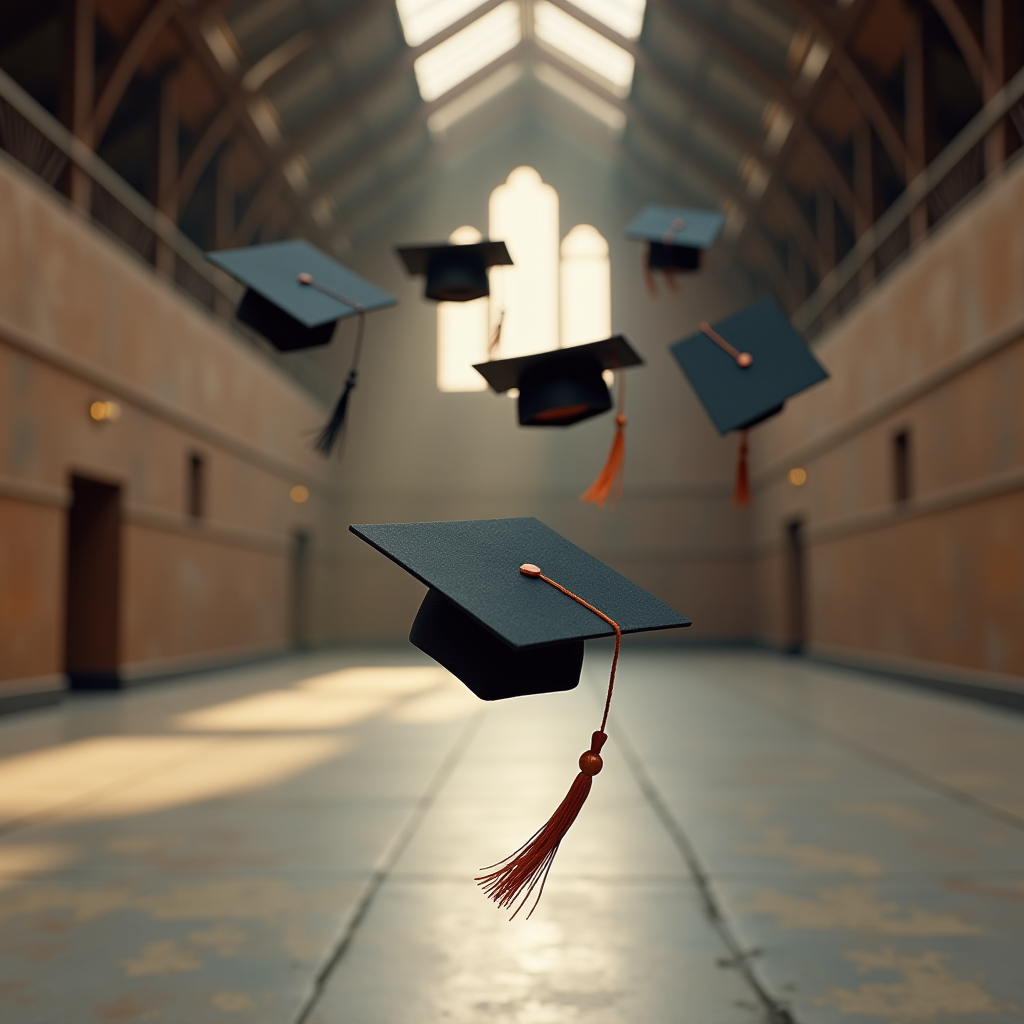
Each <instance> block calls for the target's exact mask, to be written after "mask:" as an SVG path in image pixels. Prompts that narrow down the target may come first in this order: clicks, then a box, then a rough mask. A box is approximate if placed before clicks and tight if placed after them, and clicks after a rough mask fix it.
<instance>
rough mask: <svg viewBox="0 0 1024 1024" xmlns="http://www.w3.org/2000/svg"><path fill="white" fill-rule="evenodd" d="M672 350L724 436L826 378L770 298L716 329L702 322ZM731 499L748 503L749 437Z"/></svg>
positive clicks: (742, 446) (773, 412)
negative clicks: (747, 454) (747, 450)
mask: <svg viewBox="0 0 1024 1024" xmlns="http://www.w3.org/2000/svg"><path fill="white" fill-rule="evenodd" d="M671 352H672V355H673V356H675V358H676V361H677V362H678V363H679V365H680V367H682V370H683V373H685V374H686V377H687V379H688V380H689V381H690V384H691V385H692V386H693V390H694V391H696V392H697V397H698V398H699V399H700V400H701V403H702V404H703V406H704V408H705V409H706V410H707V413H708V415H709V416H710V417H711V420H712V422H713V423H714V424H715V426H716V427H717V428H718V432H719V433H720V434H727V433H729V432H730V431H732V430H741V431H747V430H749V429H750V428H751V427H754V426H756V425H757V424H758V423H761V422H762V421H763V420H766V419H768V418H770V417H771V416H774V415H776V413H779V412H781V411H782V407H783V405H784V404H785V402H786V399H787V398H791V397H792V396H793V395H796V394H799V392H801V391H804V390H805V389H806V388H809V387H811V385H813V384H817V383H818V382H819V381H822V380H825V379H826V378H827V377H828V373H827V372H826V371H825V368H824V367H823V366H822V365H821V363H819V362H818V360H817V359H815V358H814V355H813V354H812V352H811V350H810V348H808V346H807V342H806V341H804V339H803V336H802V335H801V334H800V333H799V332H798V331H797V330H796V329H795V328H794V327H793V326H792V324H790V322H789V320H788V319H787V317H786V314H785V313H783V312H782V310H781V309H779V307H778V306H777V305H776V304H775V303H774V302H773V301H772V300H771V299H763V300H762V301H761V302H756V303H754V305H752V306H747V308H746V309H743V310H741V311H740V312H739V313H736V314H735V315H733V316H731V317H728V318H727V319H725V320H721V321H719V322H718V323H716V324H714V325H712V324H706V323H705V324H701V325H700V330H699V331H697V332H696V333H695V334H691V335H690V336H689V337H688V338H684V339H683V340H682V341H679V342H676V344H675V345H672V346H671ZM733 500H734V501H735V502H736V503H737V504H740V505H746V504H749V502H750V485H749V478H748V475H747V463H746V437H745V435H744V438H743V440H742V441H741V444H740V462H739V467H738V470H737V474H736V491H735V494H734V496H733Z"/></svg>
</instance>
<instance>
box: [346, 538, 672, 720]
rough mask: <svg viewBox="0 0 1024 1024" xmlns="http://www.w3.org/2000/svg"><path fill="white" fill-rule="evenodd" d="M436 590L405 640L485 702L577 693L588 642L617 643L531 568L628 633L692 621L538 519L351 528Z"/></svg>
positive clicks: (428, 596)
mask: <svg viewBox="0 0 1024 1024" xmlns="http://www.w3.org/2000/svg"><path fill="white" fill-rule="evenodd" d="M349 529H350V530H351V531H352V532H353V533H354V534H355V535H356V536H357V537H360V538H362V539H363V540H365V541H366V542H367V543H368V544H371V545H372V546H373V547H375V548H376V549H377V550H378V551H380V552H382V553H383V554H385V555H387V557H388V558H390V559H391V560H392V561H393V562H397V563H398V564H399V565H400V566H401V567H402V568H403V569H405V570H406V572H408V573H411V574H412V575H413V576H415V577H416V579H418V580H419V581H420V582H421V583H424V584H426V585H427V586H428V587H429V588H430V589H429V590H428V591H427V594H426V596H425V597H424V599H423V603H422V604H421V605H420V610H419V612H418V613H417V615H416V620H415V622H414V623H413V626H412V631H411V632H410V634H409V640H410V641H411V642H412V643H413V644H414V645H415V646H416V647H418V648H419V649H420V650H421V651H423V652H424V653H425V654H428V655H429V656H430V657H431V658H433V659H434V660H435V661H437V662H439V663H440V664H441V665H443V666H444V667H445V668H446V669H448V671H449V672H451V673H452V674H453V675H455V676H457V677H458V678H459V679H461V680H462V682H464V683H465V684H466V686H468V687H469V689H470V690H472V691H473V693H475V694H476V695H477V696H478V697H480V698H481V699H482V700H502V699H504V698H506V697H519V696H524V695H526V694H532V693H550V692H554V691H558V690H571V689H572V688H573V687H575V686H576V684H577V683H578V682H579V678H580V669H581V668H582V665H583V642H584V641H585V640H590V639H594V638H596V637H606V636H613V635H614V630H613V629H612V628H611V627H609V626H608V625H607V624H606V623H605V622H603V621H602V620H601V619H600V618H598V617H597V616H596V615H595V614H594V613H593V612H591V611H588V610H587V609H586V608H584V607H582V606H581V605H579V604H578V603H577V602H576V601H574V600H572V599H571V598H569V597H567V596H566V595H565V594H563V593H560V592H558V591H557V590H555V589H554V588H553V587H549V586H546V585H545V584H543V583H538V582H537V581H536V580H534V579H530V578H528V577H526V576H524V575H523V574H522V573H521V572H520V566H521V565H523V564H524V563H533V564H534V565H536V566H539V567H540V568H541V570H543V572H544V573H545V574H546V575H548V576H550V577H551V578H552V579H554V580H556V581H557V582H558V583H560V584H562V586H564V587H567V588H568V589H569V590H571V591H573V592H574V593H576V594H578V595H580V596H581V597H582V598H584V599H585V600H586V601H588V602H590V603H591V604H593V605H594V606H595V607H597V608H600V609H601V611H603V612H604V613H605V614H607V615H609V616H611V617H612V618H613V619H614V620H615V621H616V622H617V623H618V625H619V627H620V629H621V631H622V632H623V633H640V632H644V631H646V630H655V629H674V628H677V627H679V626H689V625H690V620H689V619H686V618H684V617H683V616H682V615H680V614H679V613H678V612H675V611H673V610H672V609H671V608H669V607H668V606H667V605H665V604H662V602H661V601H659V600H658V599H657V598H656V597H654V596H653V595H651V594H649V593H647V591H646V590H643V589H642V588H641V587H638V586H637V585H636V584H635V583H632V582H630V581H629V580H627V579H626V578H625V577H624V576H620V575H619V573H617V572H616V571H615V570H614V569H610V568H609V567H608V566H607V565H605V564H604V563H603V562H600V561H598V560H597V559H596V558H594V557H593V556H591V555H588V554H587V553H586V552H585V551H583V550H581V549H580V548H578V547H576V545H575V544H571V543H570V542H569V541H567V540H566V539H565V538H564V537H562V536H560V535H559V534H557V533H555V531H554V530H552V529H550V528H549V527H547V526H545V525H544V524H543V523H541V522H539V521H538V520H536V519H483V520H471V521H466V522H449V523H391V524H381V525H372V526H350V527H349Z"/></svg>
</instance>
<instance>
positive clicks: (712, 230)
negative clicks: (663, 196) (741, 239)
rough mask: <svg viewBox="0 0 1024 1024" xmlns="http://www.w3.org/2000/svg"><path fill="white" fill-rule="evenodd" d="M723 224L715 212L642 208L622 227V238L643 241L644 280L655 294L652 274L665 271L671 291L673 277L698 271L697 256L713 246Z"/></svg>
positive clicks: (698, 259)
mask: <svg viewBox="0 0 1024 1024" xmlns="http://www.w3.org/2000/svg"><path fill="white" fill-rule="evenodd" d="M724 224H725V216H724V214H722V213H720V212H719V211H718V210H691V209H687V208H685V207H680V206H656V205H654V204H653V203H652V204H649V205H647V206H645V207H644V208H643V209H642V210H641V211H640V212H639V213H638V214H637V215H636V216H635V217H634V218H633V219H632V220H631V221H630V222H629V225H628V226H627V228H626V237H627V238H631V239H634V240H637V241H641V242H647V253H646V256H645V259H644V277H645V280H646V281H647V288H648V291H650V292H651V294H652V295H653V294H655V287H654V275H653V273H652V271H655V270H662V271H664V272H665V277H666V280H667V281H668V283H669V287H671V288H672V289H673V290H675V280H674V277H673V275H674V274H677V273H688V272H690V271H694V270H698V269H700V264H701V253H702V252H703V251H704V250H705V249H709V248H710V247H711V246H712V245H714V243H715V240H716V239H717V238H718V236H719V234H721V231H722V227H723V225H724Z"/></svg>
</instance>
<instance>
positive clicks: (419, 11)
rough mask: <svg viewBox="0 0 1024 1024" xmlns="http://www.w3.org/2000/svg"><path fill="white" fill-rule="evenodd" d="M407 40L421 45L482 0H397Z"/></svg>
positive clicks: (411, 43) (412, 44)
mask: <svg viewBox="0 0 1024 1024" xmlns="http://www.w3.org/2000/svg"><path fill="white" fill-rule="evenodd" d="M397 6H398V18H399V20H400V21H401V23H402V32H403V33H404V34H405V41H406V42H407V43H408V44H409V45H410V46H419V45H420V43H425V42H426V41H427V40H428V39H430V38H431V36H436V35H437V33H438V32H443V31H444V30H445V29H446V28H447V27H448V26H449V25H451V24H453V23H454V22H456V21H458V20H459V18H462V17H465V16H466V15H467V14H469V12H470V11H472V10H474V9H475V8H477V7H479V6H480V0H397Z"/></svg>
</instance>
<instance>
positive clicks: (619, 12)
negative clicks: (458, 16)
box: [453, 0, 647, 39]
mask: <svg viewBox="0 0 1024 1024" xmlns="http://www.w3.org/2000/svg"><path fill="white" fill-rule="evenodd" d="M573 2H574V3H575V5H576V6H577V7H578V8H579V9H580V10H581V11H583V13H584V14H589V15H590V16H591V17H592V18H596V19H597V20H598V21H603V22H604V23H605V24H606V25H607V26H608V27H609V28H610V29H614V30H615V31H616V32H618V33H619V35H620V36H625V37H626V38H627V39H638V38H639V37H640V30H641V29H642V28H643V25H644V10H645V8H646V7H647V0H573ZM453 20H454V19H453Z"/></svg>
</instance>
